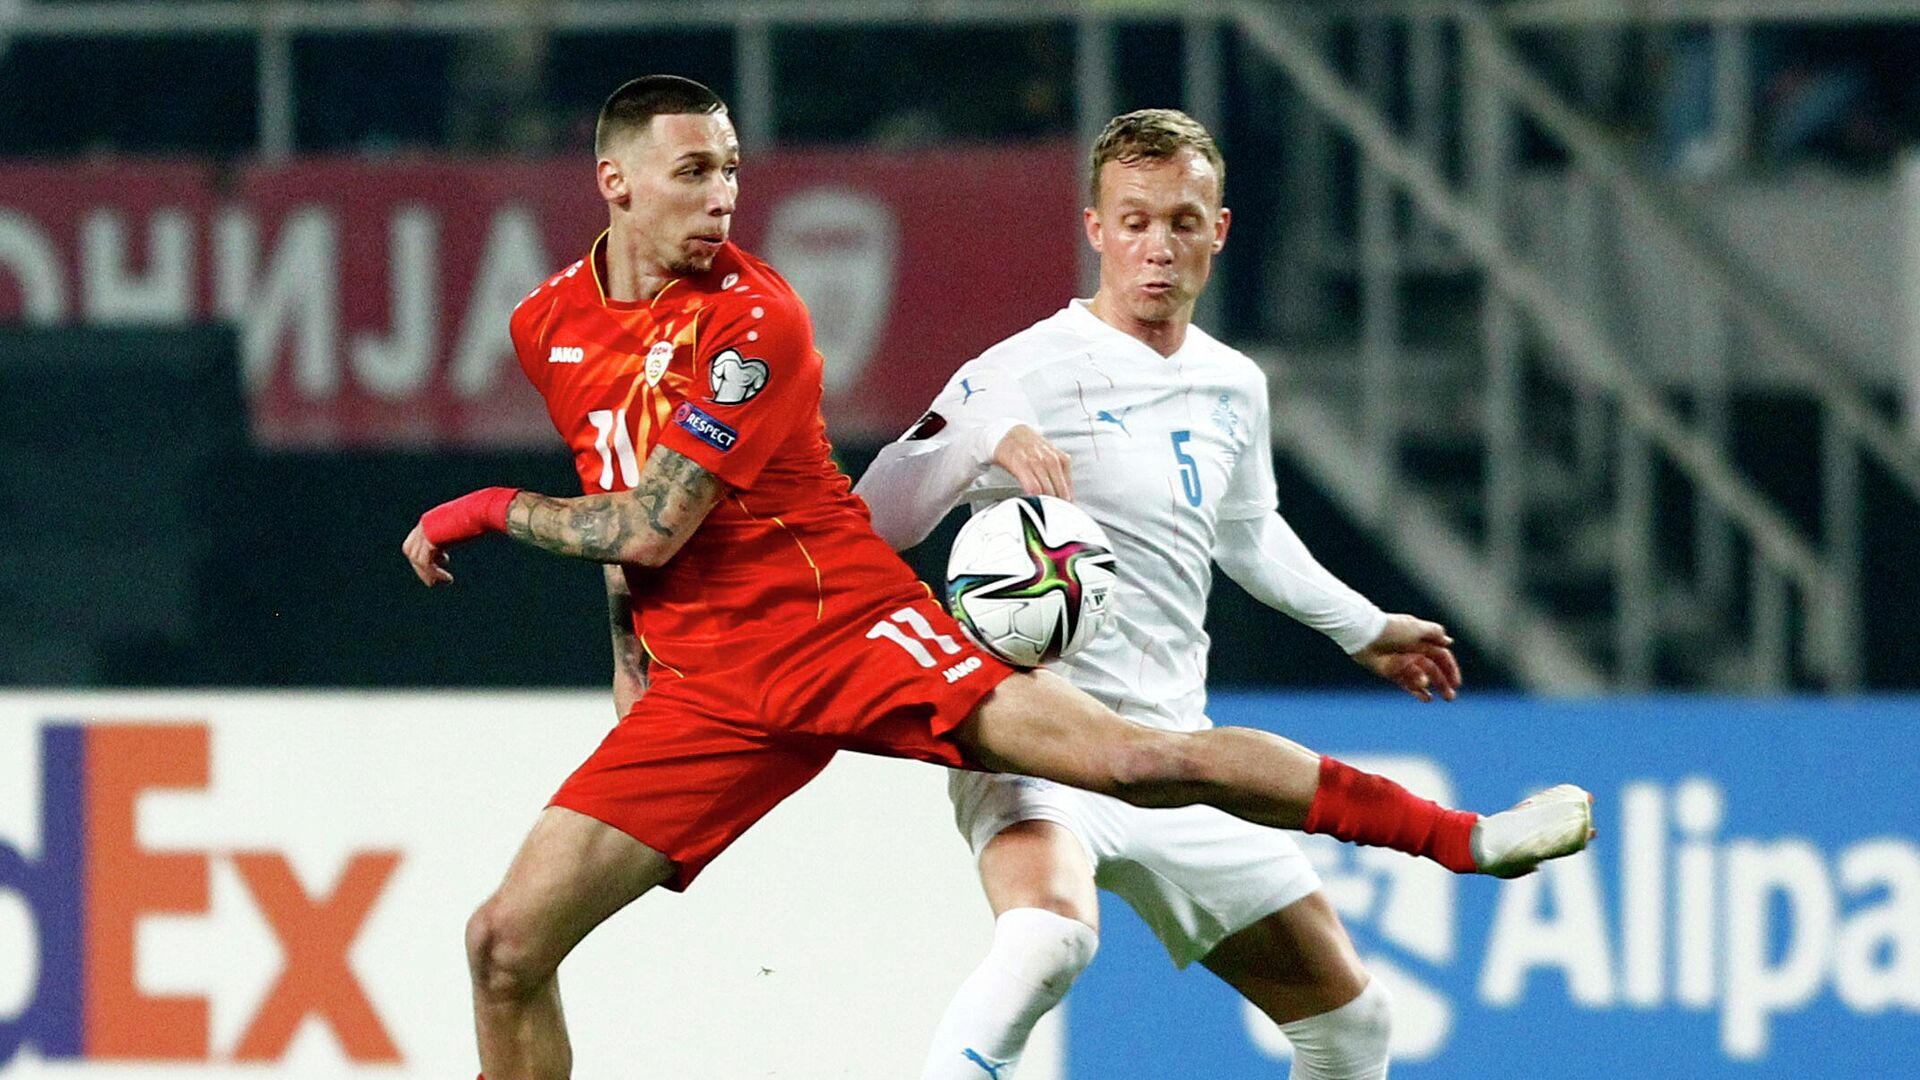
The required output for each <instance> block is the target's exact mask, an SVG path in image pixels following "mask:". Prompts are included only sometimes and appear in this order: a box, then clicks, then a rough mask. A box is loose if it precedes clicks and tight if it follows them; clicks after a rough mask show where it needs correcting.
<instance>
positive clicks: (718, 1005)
mask: <svg viewBox="0 0 1920 1080" xmlns="http://www.w3.org/2000/svg"><path fill="white" fill-rule="evenodd" d="M612 720H613V717H612V708H611V705H610V700H609V697H608V695H607V694H605V693H598V694H595V693H579V694H553V693H543V694H489V695H484V696H479V695H462V694H451V693H433V694H405V695H393V694H371V695H362V694H326V695H244V694H242V695H195V694H147V695H91V696H73V695H6V694H0V1077H4V1078H5V1080H26V1078H34V1080H40V1078H54V1077H89V1076H92V1077H107V1076H112V1077H122V1078H140V1080H190V1078H191V1080H203V1078H219V1077H228V1078H239V1077H255V1078H258V1077H264V1076H270V1077H274V1078H276V1080H282V1078H287V1080H338V1078H341V1077H358V1076H367V1077H383V1078H388V1080H391V1078H394V1077H417V1078H419V1080H428V1078H445V1077H449V1076H451V1077H461V1078H463V1080H464V1078H470V1077H472V1076H473V1075H474V1073H475V1072H476V1071H477V1068H476V1058H475V1055H474V1049H473V1035H472V1014H471V1006H470V1004H469V998H468V990H467V982H466V971H465V959H464V954H463V948H462V937H463V929H464V924H465V922H466V919H467V916H468V914H469V913H470V912H471V911H472V909H473V908H474V907H475V906H477V905H478V904H479V903H480V901H481V900H483V899H485V897H486V895H487V893H488V892H489V890H491V889H492V888H493V887H494V886H495V885H496V884H497V883H498V881H499V879H500V876H501V874H502V873H503V872H504V870H505V869H506V866H507V863H508V861H509V860H510V859H511V858H512V856H513V852H514V850H515V848H516V847H517V846H518V844H519V842H520V840H521V838H522V837H523V836H524V835H525V833H526V830H527V828H528V827H529V826H530V825H531V824H532V822H533V819H534V817H535V815H537V814H538V813H539V811H540V808H541V807H542V806H543V805H544V804H545V801H546V798H547V796H548V795H550V794H551V793H552V791H553V789H554V788H555V787H557V786H558V785H559V783H560V781H561V780H562V779H563V778H564V777H565V776H566V774H567V773H568V772H569V771H571V769H572V768H573V766H574V765H576V764H578V762H579V761H580V759H582V758H584V757H585V756H586V755H587V753H588V752H590V751H591V750H592V748H593V747H594V746H595V745H596V744H597V743H598V742H599V740H600V738H601V737H602V736H603V735H604V734H605V732H606V729H607V728H608V727H609V726H610V725H611V723H612ZM991 928H992V923H991V918H990V915H989V913H988V911H987V908H986V904H985V902H984V901H983V900H981V899H980V896H979V887H978V885H977V884H976V883H975V881H974V877H973V872H972V867H971V861H970V859H969V858H968V855H967V851H966V846H965V844H964V842H962V840H961V839H960V837H959V835H958V834H957V833H956V832H955V831H954V828H953V825H952V812H951V810H950V808H949V807H948V805H947V800H946V782H945V776H944V774H943V773H941V772H940V771H939V770H937V769H934V768H932V767H930V766H926V765H921V764H917V763H908V762H897V761H884V760H881V759H877V758H871V757H862V756H859V755H842V757H841V759H840V760H839V761H837V762H835V763H834V764H833V765H832V766H831V767H829V768H828V770H827V771H826V772H825V773H824V774H823V775H822V776H821V777H820V778H819V779H818V780H816V781H815V782H814V783H813V784H811V785H809V786H808V787H807V788H806V789H805V790H804V791H803V792H801V793H800V794H799V795H797V796H795V797H794V798H793V799H791V800H789V801H788V802H787V803H786V804H784V805H782V806H781V807H779V808H778V809H776V810H775V811H774V812H773V814H771V815H769V817H768V818H767V819H766V820H764V821H762V822H761V823H760V824H759V825H758V826H756V827H755V828H754V830H753V831H752V832H750V833H749V834H748V835H747V836H746V837H745V838H744V839H743V840H742V841H741V842H740V843H738V844H737V845H735V847H734V848H733V849H732V850H731V851H729V852H728V853H727V854H726V856H724V857H723V858H722V859H720V861H719V862H717V863H716V864H715V865H714V866H713V867H711V868H710V869H709V870H708V871H707V873H706V874H704V875H703V876H702V877H701V879H700V881H699V882H698V883H697V884H696V885H695V886H694V889H693V890H692V892H691V893H689V894H687V895H684V896H682V895H675V894H671V893H666V892H660V893H657V894H655V895H652V896H649V897H647V898H645V899H643V900H642V901H640V902H639V903H638V904H635V905H634V906H633V907H632V908H630V909H629V910H628V911H626V912H623V913H622V914H620V915H618V916H616V917H615V918H614V919H612V920H611V921H609V922H608V923H607V924H606V925H604V926H602V927H601V928H600V929H599V930H597V931H595V933H594V934H593V935H592V936H591V937H589V938H588V939H587V942H586V943H585V944H584V945H583V946H582V947H581V949H580V950H579V951H578V952H577V953H576V954H575V955H574V957H573V958H571V959H570V960H568V962H567V964H566V966H565V967H564V968H563V969H562V985H563V987H564V988H565V993H566V1000H567V1012H568V1018H569V1021H570V1022H571V1024H572V1027H573V1035H574V1040H573V1041H574V1049H575V1058H576V1066H577V1070H576V1074H577V1075H580V1076H598V1077H639V1076H671V1077H676V1078H688V1080H737V1078H741V1077H767V1076H772V1077H795V1078H807V1077H849V1078H854V1080H883V1078H897V1077H901V1076H908V1075H912V1073H913V1072H914V1071H915V1070H917V1069H918V1067H919V1063H920V1060H921V1058H922V1057H923V1056H924V1054H925V1052H926V1047H925V1039H926V1037H927V1034H928V1033H929V1032H930V1031H931V1030H932V1028H933V1024H934V1022H935V1021H936V1020H937V1019H938V1017H939V1014H940V1010H941V1009H942V1008H943V1007H944V1005H945V1000H946V995H947V993H948V992H949V991H950V989H951V988H952V987H953V986H955V985H957V984H958V982H959V981H960V980H961V979H962V978H964V977H965V975H966V973H967V971H968V970H969V969H970V968H971V966H972V964H973V963H974V961H975V959H976V958H977V957H978V956H979V955H980V953H981V952H982V951H984V950H985V948H986V947H987V944H988V940H989V938H990V936H991ZM1048 1032H1057V1026H1052V1025H1050V1026H1049V1028H1048ZM1048 1032H1043V1033H1042V1041H1041V1043H1040V1044H1039V1045H1038V1046H1037V1048H1036V1055H1035V1059H1034V1060H1035V1068H1034V1070H1033V1072H1032V1074H1031V1075H1033V1076H1034V1077H1036V1078H1037V1080H1057V1077H1058V1073H1057V1071H1056V1067H1055V1065H1054V1064H1053V1062H1052V1060H1051V1058H1052V1057H1054V1056H1055V1055H1056V1053H1057V1051H1056V1050H1055V1049H1054V1048H1056V1047H1057V1045H1058V1037H1057V1034H1049V1033H1048Z"/></svg>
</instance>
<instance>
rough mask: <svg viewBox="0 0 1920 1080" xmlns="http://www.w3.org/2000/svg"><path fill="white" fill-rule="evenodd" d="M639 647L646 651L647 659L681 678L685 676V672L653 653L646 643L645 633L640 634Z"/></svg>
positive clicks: (651, 647)
mask: <svg viewBox="0 0 1920 1080" xmlns="http://www.w3.org/2000/svg"><path fill="white" fill-rule="evenodd" d="M640 648H641V649H642V650H643V651H645V652H646V654H647V659H648V660H650V661H652V662H653V663H656V664H659V665H660V666H661V667H663V668H666V669H667V670H668V671H671V672H673V673H674V674H675V675H678V676H680V677H681V678H683V679H684V678H686V677H687V675H686V673H685V672H683V671H681V670H680V669H679V668H677V667H674V666H673V665H672V664H669V663H667V662H666V661H665V660H662V659H660V658H659V657H658V656H655V655H654V654H653V646H651V645H649V644H647V635H645V634H641V635H640Z"/></svg>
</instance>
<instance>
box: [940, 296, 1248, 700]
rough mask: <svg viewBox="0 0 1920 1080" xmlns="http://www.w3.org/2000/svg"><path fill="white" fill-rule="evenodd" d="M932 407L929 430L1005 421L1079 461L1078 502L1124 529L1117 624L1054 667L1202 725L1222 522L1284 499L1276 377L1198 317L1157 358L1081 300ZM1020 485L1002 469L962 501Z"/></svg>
mask: <svg viewBox="0 0 1920 1080" xmlns="http://www.w3.org/2000/svg"><path fill="white" fill-rule="evenodd" d="M931 411H932V413H934V414H937V415H938V416H939V417H940V418H942V419H943V420H944V421H945V422H946V427H945V429H944V430H942V431H940V432H939V433H938V434H935V435H934V436H933V437H934V438H942V437H945V438H949V439H954V440H965V439H970V438H974V437H976V436H977V434H978V433H979V432H980V431H981V430H982V428H983V427H989V426H992V425H995V424H997V423H998V424H1004V421H1006V420H1017V421H1018V422H1020V423H1024V424H1027V425H1028V426H1030V427H1032V428H1033V429H1034V430H1036V431H1038V432H1039V433H1040V434H1041V435H1043V436H1045V437H1046V438H1047V440H1048V441H1049V442H1051V443H1053V444H1054V445H1055V446H1057V447H1059V448H1060V449H1061V450H1062V451H1064V452H1065V453H1066V454H1067V455H1068V456H1069V457H1070V458H1072V459H1073V501H1074V503H1075V504H1077V505H1078V506H1079V507H1080V508H1081V509H1083V510H1085V511H1086V512H1087V513H1089V514H1091V515H1092V516H1093V518H1094V520H1096V521H1098V522H1099V523H1100V525H1101V526H1102V527H1103V528H1105V529H1106V531H1107V535H1108V536H1109V537H1111V538H1112V540H1113V544H1114V548H1115V552H1114V554H1115V556H1116V562H1117V566H1116V570H1117V572H1118V578H1119V580H1118V581H1117V582H1116V584H1115V588H1114V592H1113V596H1112V600H1111V603H1112V607H1113V610H1114V612H1115V617H1114V619H1113V622H1112V624H1110V625H1109V626H1108V628H1107V630H1106V632H1105V633H1104V634H1102V635H1101V637H1100V638H1099V639H1097V640H1095V641H1094V642H1092V643H1090V644H1089V645H1088V646H1087V647H1086V648H1084V649H1083V650H1082V651H1080V652H1079V653H1076V654H1075V655H1073V656H1072V657H1069V658H1067V659H1065V660H1061V661H1056V662H1055V663H1054V664H1050V665H1049V667H1051V668H1052V669H1053V670H1055V671H1057V672H1058V673H1059V674H1061V675H1063V676H1065V677H1066V678H1067V679H1069V680H1070V681H1071V682H1073V683H1074V685H1076V686H1079V687H1080V688H1082V689H1084V690H1086V691H1088V692H1090V693H1092V694H1093V695H1094V696H1096V697H1098V698H1100V699H1102V700H1103V701H1105V702H1106V703H1107V704H1109V705H1111V706H1113V707H1114V708H1115V709H1116V710H1117V711H1118V712H1120V713H1121V714H1122V715H1124V716H1127V717H1128V718H1130V719H1133V720H1137V721H1141V722H1144V723H1149V724H1153V725H1154V726H1156V727H1168V728H1177V729H1183V730H1190V729H1194V728H1199V727H1204V726H1206V724H1207V720H1206V693H1207V691H1206V680H1207V645H1208V640H1207V633H1206V630H1205V629H1204V621H1205V619H1206V615H1207V594H1208V592H1209V590H1210V589H1211V586H1212V582H1213V550H1214V538H1215V532H1216V528H1217V526H1218V523H1219V522H1221V521H1223V520H1230V519H1235V518H1257V517H1261V516H1264V515H1267V514H1271V513H1273V512H1274V511H1275V508H1276V495H1275V490H1274V479H1273V456H1272V449H1271V448H1272V440H1271V437H1270V432H1269V422H1268V405H1267V380H1266V375H1265V373H1263V372H1262V371H1261V370H1260V369H1259V367H1258V366H1256V365H1255V364H1254V362H1253V361H1252V360H1250V359H1248V358H1247V356H1246V355H1245V354H1243V353H1241V352H1239V351H1238V350H1236V349H1232V348H1229V347H1228V346H1226V345H1223V344H1221V343H1220V342H1219V341H1216V340H1215V339H1214V338H1212V337H1210V336H1209V335H1208V334H1207V333H1206V332H1205V331H1203V330H1201V329H1200V328H1199V327H1197V326H1193V327H1189V328H1188V330H1187V337H1186V341H1185V343H1184V344H1183V345H1182V346H1181V347H1180V349H1179V351H1178V352H1175V353H1174V354H1173V355H1172V356H1161V355H1160V354H1159V353H1157V352H1155V351H1154V350H1153V349H1151V348H1149V347H1147V346H1146V345H1145V344H1144V343H1142V342H1141V341H1139V340H1138V339H1136V338H1134V337H1132V336H1131V335H1129V334H1127V333H1125V332H1124V331H1121V330H1119V329H1116V328H1115V327H1112V326H1109V325H1108V324H1106V323H1104V322H1102V321H1100V319H1099V317H1098V316H1096V315H1094V314H1093V312H1092V311H1091V310H1090V309H1089V308H1088V307H1087V304H1086V302H1085V301H1082V300H1075V301H1073V302H1071V303H1069V304H1068V305H1067V307H1066V308H1064V309H1063V310H1061V311H1060V312H1058V313H1057V314H1055V315H1053V316H1051V317H1049V318H1047V319H1044V320H1042V321H1041V322H1038V323H1036V324H1034V325H1033V326H1031V327H1029V328H1027V329H1026V330H1023V331H1021V332H1020V333H1018V334H1015V335H1013V336H1012V337H1010V338H1008V339H1006V340H1005V341H1002V342H1001V343H1000V344H998V345H995V346H994V347H993V348H991V349H988V350H987V351H986V352H985V353H983V354H982V355H981V356H980V357H978V358H977V359H975V360H972V361H969V362H968V363H967V364H965V365H963V366H962V367H961V368H960V369H959V370H958V371H956V372H955V373H954V375H953V378H952V380H951V381H950V382H948V384H947V386H946V389H944V390H942V391H941V393H940V396H939V397H937V398H935V399H934V403H933V406H932V410H931ZM996 435H997V433H996ZM1020 493H1021V492H1020V488H1019V485H1018V484H1016V483H1015V482H1014V480H1013V477H1012V476H1010V475H1008V474H1007V473H1006V472H1005V471H1004V470H1002V469H1000V468H997V467H995V468H990V469H988V470H986V472H985V474H984V475H982V476H981V477H980V478H979V479H978V480H976V481H975V482H974V483H973V484H972V486H970V487H969V488H968V489H967V490H966V492H965V494H964V495H963V496H962V498H963V499H964V500H965V501H967V502H969V503H971V504H974V505H976V506H977V505H979V504H982V503H987V502H992V501H996V500H999V499H1003V498H1008V497H1010V496H1014V495H1018V494H1020Z"/></svg>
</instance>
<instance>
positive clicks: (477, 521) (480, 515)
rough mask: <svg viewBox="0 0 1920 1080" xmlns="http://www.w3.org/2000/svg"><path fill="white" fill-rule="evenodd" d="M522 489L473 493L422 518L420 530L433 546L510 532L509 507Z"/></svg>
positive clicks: (448, 503) (482, 489) (494, 489)
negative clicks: (508, 524)
mask: <svg viewBox="0 0 1920 1080" xmlns="http://www.w3.org/2000/svg"><path fill="white" fill-rule="evenodd" d="M518 494H520V489H519V488H510V487H490V488H481V489H480V490H479V491H470V492H468V493H466V494H465V495H462V496H460V497H459V498H457V499H455V500H453V501H452V502H443V503H441V504H440V505H439V506H436V507H434V508H433V509H431V510H429V511H427V512H426V513H424V514H421V515H420V531H421V532H423V533H425V534H426V537H427V542H428V543H430V544H432V545H433V546H434V547H446V546H447V545H448V544H457V543H459V542H460V541H462V540H471V539H473V538H474V537H476V536H479V535H481V534H482V533H490V532H506V531H507V507H508V505H509V504H511V503H512V502H513V497H514V496H515V495H518Z"/></svg>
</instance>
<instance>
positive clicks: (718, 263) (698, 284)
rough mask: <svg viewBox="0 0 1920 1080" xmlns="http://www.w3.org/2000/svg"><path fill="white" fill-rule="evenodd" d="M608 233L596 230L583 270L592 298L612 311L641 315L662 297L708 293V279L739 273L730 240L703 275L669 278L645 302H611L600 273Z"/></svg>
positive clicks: (604, 275)
mask: <svg viewBox="0 0 1920 1080" xmlns="http://www.w3.org/2000/svg"><path fill="white" fill-rule="evenodd" d="M612 233H613V230H612V229H602V230H600V235H599V236H597V237H594V240H593V246H592V247H589V248H588V249H587V270H588V271H589V272H590V273H592V274H593V290H594V293H595V295H597V296H598V297H599V298H600V303H601V305H602V306H603V307H608V308H611V309H613V310H615V311H641V310H644V309H647V308H651V307H652V306H654V305H655V304H657V303H659V302H660V299H661V298H662V297H670V296H676V294H684V293H685V291H686V289H687V287H688V286H692V287H693V288H694V289H696V290H698V291H701V292H711V291H712V289H711V287H710V282H709V280H708V279H710V278H712V277H713V276H714V275H715V274H725V273H731V272H737V271H738V270H739V269H740V256H739V250H738V249H737V248H735V247H734V244H733V241H732V240H728V241H727V242H726V243H724V244H722V245H720V251H719V254H717V255H715V256H714V257H713V265H712V266H710V267H708V268H707V270H706V272H705V273H701V274H693V275H691V276H688V277H677V278H672V279H670V280H669V281H668V282H667V283H666V284H665V285H663V286H661V288H660V291H659V292H657V293H654V294H653V295H652V296H651V297H649V298H648V299H645V300H615V299H613V298H612V297H610V296H608V295H607V286H606V280H607V279H606V274H605V272H604V260H605V258H606V253H607V240H608V238H609V237H610V236H611V235H612Z"/></svg>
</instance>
